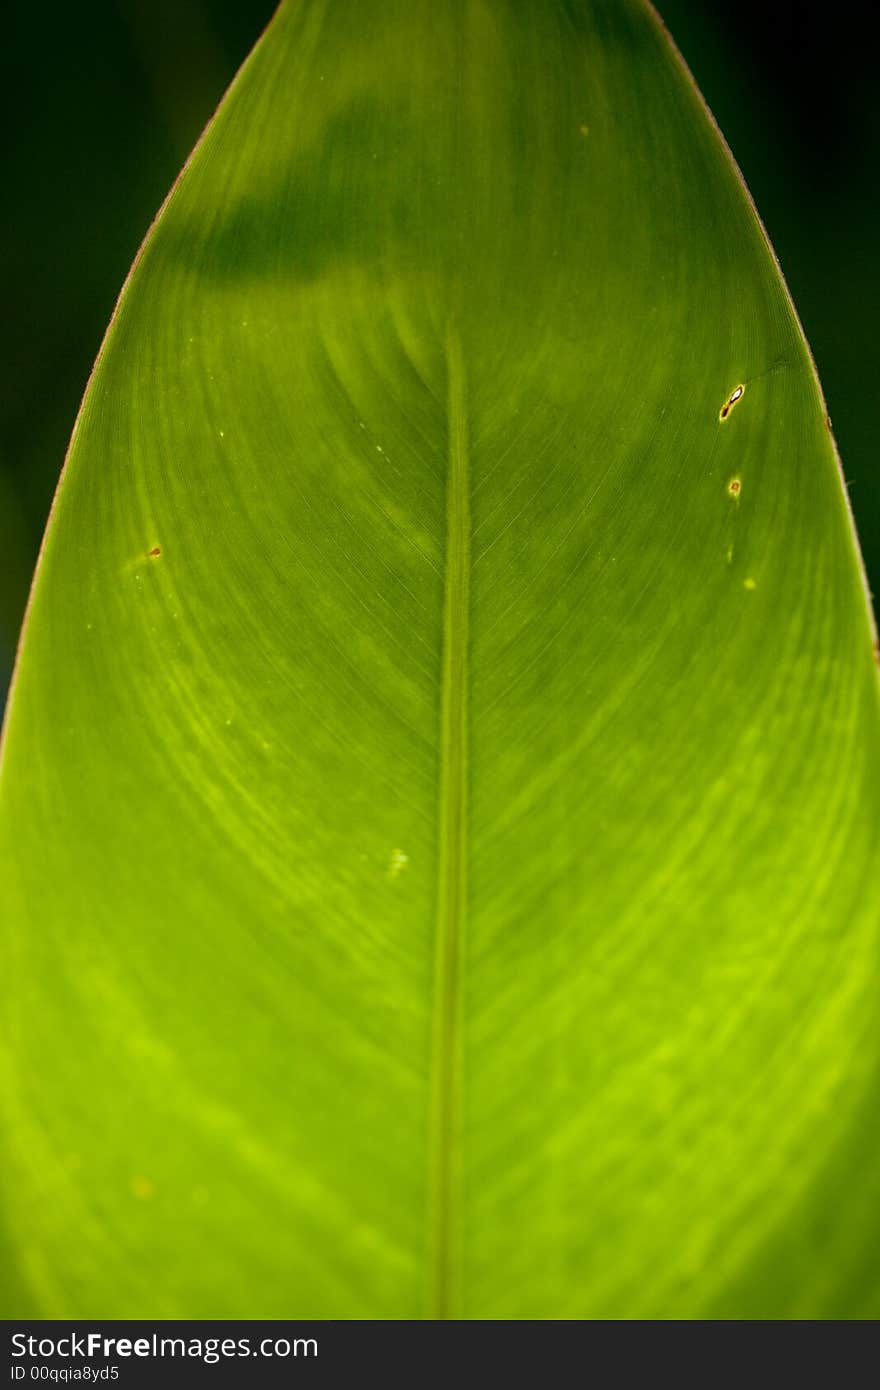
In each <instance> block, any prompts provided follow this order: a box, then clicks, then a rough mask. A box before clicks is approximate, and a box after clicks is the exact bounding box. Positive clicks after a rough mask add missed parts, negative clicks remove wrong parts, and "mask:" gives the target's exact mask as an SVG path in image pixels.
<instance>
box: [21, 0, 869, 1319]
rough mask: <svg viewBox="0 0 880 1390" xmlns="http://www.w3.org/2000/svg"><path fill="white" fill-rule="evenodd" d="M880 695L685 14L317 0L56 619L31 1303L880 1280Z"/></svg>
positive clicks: (797, 346)
mask: <svg viewBox="0 0 880 1390" xmlns="http://www.w3.org/2000/svg"><path fill="white" fill-rule="evenodd" d="M878 734H880V719H878V686H877V680H876V673H875V670H874V666H873V662H872V654H871V630H870V621H869V616H868V609H867V605H866V600H865V594H864V591H863V585H862V579H861V573H860V567H859V561H858V556H857V552H856V549H855V545H854V541H853V535H852V529H851V525H850V521H849V517H848V514H847V506H846V501H845V496H844V492H843V489H842V486H841V481H840V477H839V474H838V470H837V467H836V460H835V453H834V446H833V442H832V439H831V436H830V433H829V431H828V428H827V427H826V420H825V412H824V407H823V403H822V399H821V394H820V390H819V386H818V383H817V379H816V375H815V372H814V370H813V367H812V364H811V361H810V357H809V353H808V350H807V347H806V344H805V342H804V339H803V335H802V333H801V330H800V328H799V326H798V323H797V320H796V318H795V315H794V312H793V310H792V307H791V304H790V302H789V299H788V297H787V293H786V290H785V288H784V285H783V283H782V281H781V277H780V274H779V271H778V268H777V266H776V265H775V263H774V260H773V257H772V255H771V252H770V250H769V248H768V246H767V243H766V240H765V238H764V236H763V233H762V230H761V228H760V225H759V223H758V221H757V219H756V216H755V213H754V210H753V209H752V207H751V205H750V203H749V200H748V197H747V195H746V193H745V191H744V189H743V187H742V184H741V182H740V181H739V179H738V177H737V174H736V171H735V169H734V168H733V166H732V163H731V160H730V157H729V155H728V154H727V152H726V150H725V149H724V147H723V145H722V143H721V141H720V139H719V136H718V134H717V131H716V130H715V129H714V127H713V126H712V123H711V121H710V119H709V117H708V116H707V114H706V111H705V109H704V108H703V106H702V104H701V102H700V99H699V97H698V95H697V93H696V92H695V90H694V88H693V86H692V84H691V82H690V80H689V78H688V75H687V74H686V73H685V71H684V70H683V68H682V66H681V64H680V62H679V60H678V59H677V57H676V54H675V53H674V51H673V49H672V47H671V45H670V43H669V42H668V40H667V38H666V37H665V35H664V34H663V32H662V30H661V28H660V26H659V25H658V23H657V21H656V19H655V17H654V16H653V15H652V14H651V13H649V11H648V10H647V8H646V7H645V6H643V5H641V4H639V3H636V2H635V0H590V2H589V3H588V0H578V2H577V3H574V0H555V2H554V3H551V0H541V3H537V0H536V3H530V4H526V3H514V0H469V3H457V2H453V0H441V3H439V4H438V3H436V0H432V2H431V3H430V4H429V3H427V0H418V2H416V0H363V3H359V4H358V5H357V6H356V7H352V6H349V5H334V4H329V3H325V0H301V3H298V4H285V5H283V6H282V8H281V10H280V12H279V14H278V15H277V17H276V19H275V21H274V22H273V24H272V25H271V27H270V29H269V31H268V32H267V34H266V35H265V37H264V38H263V40H262V41H261V42H260V43H259V44H258V46H257V48H256V49H255V51H254V53H253V55H252V57H251V58H250V60H249V61H248V63H247V64H246V65H245V67H244V69H243V70H242V72H241V74H240V75H239V77H238V78H237V79H236V82H235V83H234V84H233V87H232V89H231V91H230V93H229V95H228V96H227V98H226V100H225V102H224V104H223V106H222V107H221V110H220V111H219V113H218V115H217V116H216V118H215V119H214V121H213V122H212V124H211V126H210V127H209V129H208V131H207V132H206V134H205V136H204V138H203V140H202V142H201V143H200V145H199V147H198V149H197V150H196V152H195V154H194V156H193V158H192V160H191V162H190V164H189V165H188V167H187V169H186V171H185V173H184V175H183V176H182V178H181V180H180V182H179V184H178V185H177V186H176V188H175V190H174V192H173V194H172V195H171V198H170V200H169V202H168V204H167V206H166V207H165V209H164V211H163V213H162V215H161V216H160V218H159V220H158V222H157V223H156V225H155V227H154V229H153V231H152V232H151V234H150V236H149V238H148V240H147V242H146V244H145V247H144V249H143V251H142V253H141V255H140V257H139V258H138V261H137V263H136V266H135V269H134V271H133V272H132V275H131V277H130V279H129V281H128V283H127V285H126V287H125V289H124V291H123V294H122V298H121V300H120V304H119V308H118V311H117V313H116V315H115V317H114V320H113V322H112V324H111V327H110V330H109V332H108V335H107V339H106V342H105V344H104V347H103V349H102V351H101V355H100V358H99V360H98V364H97V366H96V369H95V373H94V376H93V379H92V381H91V384H90V386H89V390H88V392H87V395H86V399H85V402H84V405H83V409H82V413H81V415H80V418H79V420H78V422H77V426H76V429H75V433H74V438H73V443H72V446H71V451H70V455H69V458H68V462H67V465H66V469H65V472H64V476H63V480H62V483H61V486H60V490H59V493H58V498H57V502H56V506H55V510H54V513H53V516H52V519H51V522H50V525H49V529H48V532H47V537H46V542H45V546H44V551H43V555H42V559H41V562H40V566H39V569H38V574H37V579H36V583H35V587H34V591H33V597H32V602H31V608H30V613H29V618H28V621H27V624H26V630H25V636H24V641H23V645H22V649H21V654H20V661H19V667H18V673H17V678H16V683H15V690H14V695H13V698H12V700H11V709H10V714H9V719H8V727H7V731H6V741H5V747H4V755H3V769H2V820H0V862H2V864H3V881H4V888H3V893H4V910H3V920H4V923H5V928H4V930H5V950H6V955H7V959H8V970H7V980H8V985H7V987H6V995H7V1015H8V1017H9V1019H10V1021H11V1026H10V1028H9V1030H8V1033H7V1039H8V1045H7V1046H6V1048H5V1050H4V1054H3V1057H4V1060H3V1072H2V1094H3V1097H4V1107H5V1113H6V1121H7V1123H6V1132H7V1140H8V1149H9V1155H8V1162H9V1165H10V1171H11V1173H12V1181H11V1182H9V1183H8V1184H7V1192H8V1194H9V1197H8V1201H7V1208H6V1212H5V1222H6V1226H7V1228H8V1245H9V1249H10V1252H11V1255H10V1259H9V1261H8V1268H9V1270H10V1271H11V1273H10V1279H9V1293H8V1298H7V1300H6V1303H7V1310H8V1315H9V1316H12V1315H13V1314H14V1315H16V1316H19V1315H23V1314H25V1313H29V1314H32V1315H35V1316H44V1317H87V1316H88V1317H103V1318H108V1317H109V1318H113V1317H117V1318H121V1317H133V1316H137V1317H145V1318H161V1317H207V1316H211V1317H221V1318H222V1317H243V1318H253V1317H273V1316H290V1315H294V1316H301V1317H308V1316H317V1317H343V1318H371V1317H374V1318H417V1317H421V1316H428V1317H444V1316H450V1315H451V1316H464V1317H478V1318H520V1317H539V1318H569V1317H591V1318H592V1317H611V1318H715V1317H723V1318H730V1317H734V1318H736V1317H774V1318H826V1317H828V1318H831V1317H835V1318H840V1317H843V1318H849V1317H867V1316H876V1315H877V1314H878V1312H880V1272H878V1262H877V1257H876V1250H877V1248H878V1236H880V1230H878V1227H880V1175H878V1170H877V1165H876V1149H877V1143H878V1137H880V1136H878V1128H880V1125H878V1118H877V1117H878V1114H880V1109H878V1099H880V1097H878V1062H880V1048H878V1038H877V1029H876V1010H877V1002H876V1001H877V975H878V953H877V944H878V941H877V938H878V921H877V892H876V883H877V877H876V875H877V866H878V826H880V816H878V810H880V807H878V800H880V792H878V787H880V780H878V771H880V738H878Z"/></svg>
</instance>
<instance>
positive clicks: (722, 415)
mask: <svg viewBox="0 0 880 1390" xmlns="http://www.w3.org/2000/svg"><path fill="white" fill-rule="evenodd" d="M745 389H746V388H745V386H743V385H742V384H740V385H739V386H734V388H733V390H732V391H731V393H730V395H729V396H728V397H727V400H726V401H725V402H724V404H723V406H722V407H721V409H720V410H719V412H718V419H719V420H726V419H727V417H728V415H729V414H730V412H731V411H732V410H733V407H734V406H735V405H736V403H737V401H738V400H741V399H742V397H743V395H744V394H745Z"/></svg>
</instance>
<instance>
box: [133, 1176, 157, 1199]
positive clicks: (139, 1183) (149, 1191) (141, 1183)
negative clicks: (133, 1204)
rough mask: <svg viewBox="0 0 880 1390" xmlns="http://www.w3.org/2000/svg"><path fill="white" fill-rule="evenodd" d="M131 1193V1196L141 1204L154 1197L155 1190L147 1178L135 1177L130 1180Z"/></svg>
mask: <svg viewBox="0 0 880 1390" xmlns="http://www.w3.org/2000/svg"><path fill="white" fill-rule="evenodd" d="M131 1191H132V1196H134V1197H137V1198H138V1199H139V1200H140V1201H142V1202H148V1201H149V1200H150V1198H151V1197H153V1196H154V1195H155V1192H156V1189H155V1187H154V1186H153V1184H152V1183H151V1182H150V1179H149V1178H145V1177H136V1178H132V1180H131Z"/></svg>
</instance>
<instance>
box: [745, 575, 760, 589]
mask: <svg viewBox="0 0 880 1390" xmlns="http://www.w3.org/2000/svg"><path fill="white" fill-rule="evenodd" d="M756 587H757V585H756V584H755V581H754V579H752V577H751V575H749V578H748V579H744V580H743V588H744V589H748V590H749V591H751V590H752V589H754V588H756Z"/></svg>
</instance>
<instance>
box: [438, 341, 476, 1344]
mask: <svg viewBox="0 0 880 1390" xmlns="http://www.w3.org/2000/svg"><path fill="white" fill-rule="evenodd" d="M446 373H447V416H448V438H449V446H448V447H449V457H448V460H447V482H446V569H445V580H444V595H443V654H442V693H441V705H440V769H439V782H440V794H439V817H438V837H439V839H438V854H437V921H436V936H435V947H434V1016H433V1027H432V1038H431V1119H430V1136H429V1143H430V1167H429V1214H428V1220H429V1261H430V1266H429V1288H428V1306H427V1316H428V1317H429V1318H449V1317H452V1316H454V1314H455V1299H456V1291H455V1275H456V1266H457V1262H458V1258H457V1257H458V1250H457V1242H458V1207H459V1203H460V1178H461V1173H460V1166H461V1154H460V1147H461V1135H460V1129H461V1064H462V1058H461V1033H462V1027H461V1025H462V1018H461V1013H462V981H461V969H462V948H463V942H464V928H465V917H466V911H467V755H468V716H467V665H468V617H469V606H470V569H471V519H470V466H469V458H468V432H467V419H466V413H465V412H466V407H465V383H464V364H463V361H462V352H461V341H460V339H459V335H458V329H457V325H456V324H455V322H454V320H450V323H449V325H448V327H447V332H446Z"/></svg>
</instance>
